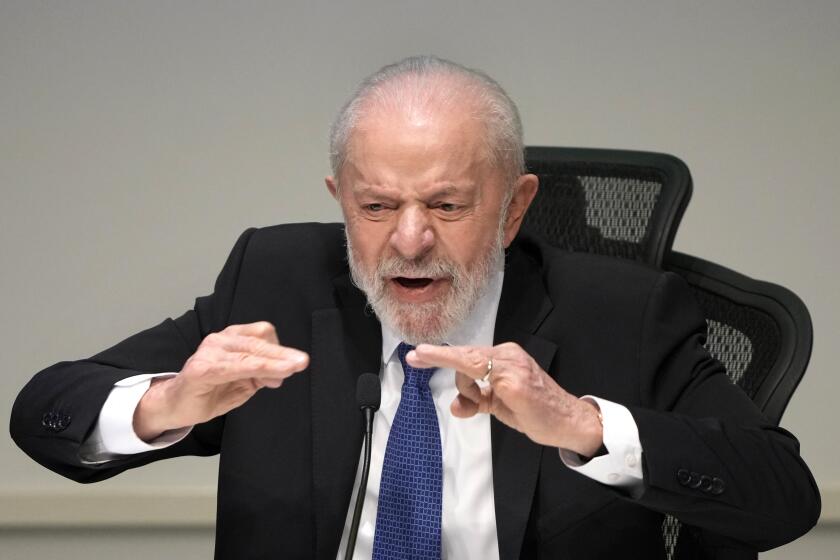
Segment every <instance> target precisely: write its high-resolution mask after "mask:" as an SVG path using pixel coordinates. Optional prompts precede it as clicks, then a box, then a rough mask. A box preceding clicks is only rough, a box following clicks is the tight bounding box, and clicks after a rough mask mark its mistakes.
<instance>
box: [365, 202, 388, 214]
mask: <svg viewBox="0 0 840 560" xmlns="http://www.w3.org/2000/svg"><path fill="white" fill-rule="evenodd" d="M364 209H365V210H367V211H368V212H373V213H376V212H381V211H383V210H385V205H384V204H382V203H381V202H371V203H370V204H365V205H364Z"/></svg>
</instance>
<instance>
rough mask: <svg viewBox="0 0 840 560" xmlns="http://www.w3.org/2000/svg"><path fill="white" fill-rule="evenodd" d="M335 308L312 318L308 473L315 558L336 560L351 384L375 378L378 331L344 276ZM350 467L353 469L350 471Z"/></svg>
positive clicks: (349, 448) (353, 427) (356, 421)
mask: <svg viewBox="0 0 840 560" xmlns="http://www.w3.org/2000/svg"><path fill="white" fill-rule="evenodd" d="M335 284H336V294H337V296H338V300H339V305H338V307H335V308H330V309H322V310H318V311H315V312H314V313H313V314H312V354H311V356H312V364H311V371H312V377H311V379H312V382H311V386H312V394H311V400H312V469H313V475H312V476H313V486H314V488H313V492H314V499H313V502H314V512H315V535H316V541H315V546H316V554H315V557H316V558H335V554H336V551H337V550H338V546H339V541H340V538H341V534H342V530H343V527H344V521H345V517H346V514H347V510H348V507H349V503H350V497H351V493H352V491H353V482H354V480H355V474H356V468H355V467H357V465H358V460H359V450H360V449H361V445H362V430H363V422H362V415H361V413H360V412H359V409H358V407H357V406H356V397H355V395H356V379H357V378H358V376H359V375H360V374H362V373H365V372H371V373H376V374H378V373H379V367H380V361H381V358H380V354H381V353H382V341H381V337H382V332H381V329H380V326H379V322H378V321H377V320H376V318H375V317H374V316H373V313H372V312H370V311H367V310H366V308H365V299H364V296H363V295H362V294H361V293H360V292H359V291H358V290H356V289H355V288H353V287H352V286H351V285H350V282H349V277H348V276H347V275H343V276H340V277H339V278H338V279H337V280H336V282H335ZM350 465H353V466H354V468H350V467H349V466H350Z"/></svg>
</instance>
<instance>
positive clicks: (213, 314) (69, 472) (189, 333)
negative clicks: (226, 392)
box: [10, 229, 255, 482]
mask: <svg viewBox="0 0 840 560" xmlns="http://www.w3.org/2000/svg"><path fill="white" fill-rule="evenodd" d="M254 231H255V230H254V229H249V230H247V231H245V232H244V233H243V234H242V235H241V236H240V237H239V239H238V241H237V242H236V245H235V246H234V248H233V250H232V251H231V253H230V256H229V257H228V259H227V262H226V263H225V265H224V268H223V269H222V271H221V273H220V274H219V276H218V278H217V280H216V284H215V289H214V292H213V294H212V295H209V296H204V297H200V298H198V299H196V302H195V307H194V308H193V309H192V310H190V311H187V312H186V313H184V314H183V315H181V316H180V317H178V318H176V319H166V320H165V321H163V322H162V323H160V324H159V325H157V326H154V327H152V328H150V329H147V330H145V331H142V332H140V333H138V334H135V335H133V336H131V337H129V338H127V339H125V340H123V341H122V342H120V343H118V344H117V345H115V346H113V347H111V348H109V349H107V350H105V351H103V352H100V353H98V354H96V355H95V356H92V357H90V358H88V359H86V360H79V361H72V362H59V363H57V364H55V365H52V366H50V367H48V368H46V369H44V370H43V371H41V372H40V373H38V374H36V375H35V376H34V377H33V378H32V379H31V380H30V381H29V383H27V384H26V386H25V387H24V388H23V390H22V391H21V392H20V394H19V395H18V397H17V399H16V400H15V403H14V405H13V407H12V415H11V422H10V432H11V435H12V439H13V440H14V441H15V443H17V445H18V446H19V447H20V448H21V449H22V450H23V451H24V452H25V453H26V454H27V455H29V456H30V457H32V458H33V459H34V460H35V461H37V462H38V463H40V464H41V465H43V466H45V467H47V468H48V469H50V470H52V471H55V472H56V473H58V474H60V475H63V476H66V477H68V478H71V479H73V480H75V481H77V482H96V481H99V480H103V479H106V478H109V477H112V476H114V475H116V474H118V473H120V472H122V471H124V470H126V469H129V468H132V467H137V466H140V465H144V464H147V463H150V462H152V461H157V460H159V459H164V458H168V457H175V456H181V455H212V454H215V453H217V452H218V449H219V441H220V438H221V434H222V430H223V426H224V417H219V418H216V419H214V420H212V421H210V422H207V423H205V424H201V425H199V426H196V427H195V428H194V429H193V430H192V432H191V433H190V434H189V435H188V436H187V437H186V438H185V439H183V440H182V441H180V442H178V443H177V444H175V445H173V446H171V447H168V448H165V449H161V450H156V451H149V452H145V453H139V454H136V455H126V456H124V457H122V458H119V459H115V460H113V461H109V462H107V463H102V464H89V463H84V462H82V460H81V458H80V456H79V448H80V445H81V444H82V442H84V441H85V439H86V438H87V436H88V435H89V434H90V432H91V430H93V428H94V426H95V425H96V421H97V418H98V416H99V411H100V410H101V409H102V405H103V404H104V402H105V399H106V398H107V397H108V394H109V393H110V392H111V389H112V388H113V386H114V383H116V382H117V381H119V380H121V379H125V378H127V377H131V376H133V375H138V374H141V373H157V372H170V371H180V370H181V368H182V366H183V364H184V362H186V360H187V358H189V357H190V356H191V355H192V354H193V353H194V352H195V350H196V349H197V348H198V345H199V344H200V343H201V341H202V340H203V339H204V337H205V336H206V335H207V334H209V333H211V332H215V331H219V330H222V329H223V328H225V326H227V323H228V317H229V315H230V309H231V306H232V303H233V298H234V296H235V293H236V286H237V280H238V277H239V271H240V267H241V265H242V261H243V259H244V255H245V252H246V249H247V246H248V241H249V239H250V237H251V235H252V234H253V232H254Z"/></svg>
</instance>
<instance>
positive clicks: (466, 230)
mask: <svg viewBox="0 0 840 560" xmlns="http://www.w3.org/2000/svg"><path fill="white" fill-rule="evenodd" d="M475 226H476V224H475V223H468V224H459V226H458V227H451V228H443V229H440V230H439V231H438V245H439V248H440V249H441V251H440V252H441V253H443V254H445V255H446V256H447V257H448V258H450V259H451V260H453V261H455V262H456V263H457V264H459V265H460V266H462V267H467V268H470V267H471V266H472V265H473V264H475V263H476V262H478V261H479V260H480V259H481V258H483V256H484V255H485V253H486V252H487V248H488V247H490V246H491V245H492V244H493V243H494V241H495V239H496V234H497V228H496V227H495V226H494V227H492V228H487V227H483V226H484V224H482V227H475Z"/></svg>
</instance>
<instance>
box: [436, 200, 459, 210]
mask: <svg viewBox="0 0 840 560" xmlns="http://www.w3.org/2000/svg"><path fill="white" fill-rule="evenodd" d="M438 208H439V209H440V210H443V211H444V212H447V213H449V212H455V211H456V210H458V205H457V204H452V203H451V202H442V203H440V204H438Z"/></svg>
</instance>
